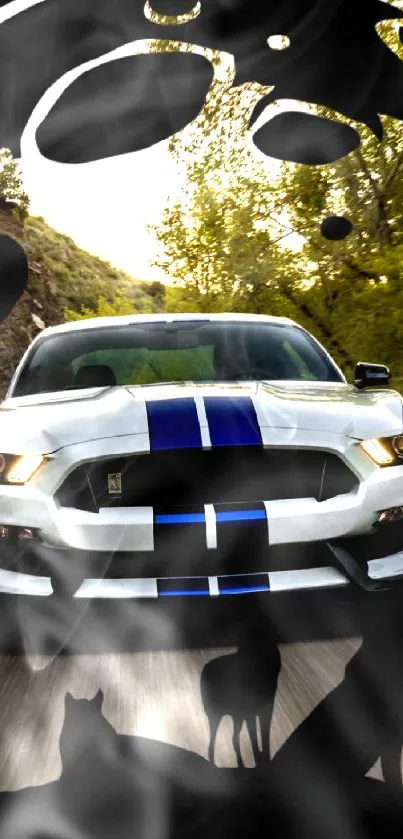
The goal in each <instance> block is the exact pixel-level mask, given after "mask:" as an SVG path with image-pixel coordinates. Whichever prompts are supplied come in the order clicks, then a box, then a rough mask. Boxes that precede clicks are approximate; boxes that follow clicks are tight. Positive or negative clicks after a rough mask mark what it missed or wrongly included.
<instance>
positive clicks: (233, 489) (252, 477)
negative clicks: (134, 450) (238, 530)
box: [55, 446, 358, 512]
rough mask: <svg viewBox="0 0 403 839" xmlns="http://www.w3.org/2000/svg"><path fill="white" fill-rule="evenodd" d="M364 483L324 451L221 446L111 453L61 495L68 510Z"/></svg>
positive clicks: (320, 492)
mask: <svg viewBox="0 0 403 839" xmlns="http://www.w3.org/2000/svg"><path fill="white" fill-rule="evenodd" d="M357 487H358V478H357V476H356V475H354V474H353V472H351V470H350V469H349V468H348V466H347V465H346V464H345V463H344V462H343V461H342V460H341V459H340V458H339V457H338V456H337V455H335V454H332V453H328V452H324V451H312V450H309V451H308V450H301V451H295V450H293V449H263V448H259V447H255V446H249V447H248V446H245V447H241V446H236V447H228V448H227V447H217V448H213V449H211V450H209V451H203V450H200V449H181V450H172V451H155V452H151V453H149V454H138V455H130V456H125V457H120V458H113V459H111V458H105V459H99V460H96V461H91V462H89V463H86V464H82V465H80V466H78V467H77V468H76V469H75V470H74V471H73V472H71V473H70V475H69V476H68V477H67V478H66V480H65V481H64V483H63V484H62V486H61V487H60V488H59V490H58V492H57V494H56V497H55V498H56V501H57V502H58V503H59V504H60V506H62V507H75V508H77V509H81V510H87V511H91V512H97V511H98V510H99V508H101V507H109V506H120V507H148V506H152V507H156V506H157V507H164V508H169V507H175V506H193V505H200V504H219V503H234V502H239V501H245V502H249V501H259V500H265V501H272V500H276V499H285V498H294V499H295V498H315V499H316V500H317V501H324V500H326V499H327V498H332V497H334V496H336V495H340V494H342V493H347V492H351V491H353V490H354V489H356V488H357Z"/></svg>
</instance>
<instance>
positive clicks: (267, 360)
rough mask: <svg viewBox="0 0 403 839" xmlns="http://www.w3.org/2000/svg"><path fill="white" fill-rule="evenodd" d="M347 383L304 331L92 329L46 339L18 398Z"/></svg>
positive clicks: (225, 326) (185, 326)
mask: <svg viewBox="0 0 403 839" xmlns="http://www.w3.org/2000/svg"><path fill="white" fill-rule="evenodd" d="M272 379H283V380H284V379H285V380H287V379H288V380H307V381H330V382H340V381H342V378H341V376H340V373H339V371H338V370H337V368H336V367H335V365H334V364H333V363H332V362H331V360H330V359H329V357H328V356H327V354H326V353H325V352H324V351H323V350H322V349H321V347H320V346H319V345H318V344H317V343H316V341H314V340H313V339H312V338H311V336H310V335H309V334H308V333H306V332H305V331H304V330H303V329H301V328H299V327H296V326H292V325H286V324H284V325H283V324H275V323H262V322H260V323H245V322H236V321H235V322H225V321H222V322H219V321H212V322H209V321H179V322H173V323H167V322H163V323H161V322H159V323H135V324H129V325H118V326H116V325H114V326H106V327H103V326H102V327H101V326H100V327H95V328H93V327H91V328H87V329H78V330H77V331H76V330H74V331H71V332H70V331H68V332H62V333H59V334H53V335H49V336H47V337H43V339H42V340H40V341H38V343H37V344H36V346H35V347H33V349H32V351H31V353H30V354H29V356H28V358H27V360H26V362H25V365H24V366H23V369H22V370H21V372H20V375H19V377H18V379H17V381H16V383H15V386H14V388H13V391H12V395H13V396H26V395H31V394H36V393H44V392H52V391H57V390H64V389H69V388H85V387H87V388H89V387H98V386H112V385H151V384H157V383H164V382H171V381H174V382H186V381H192V382H210V381H213V382H216V381H217V382H236V381H245V380H272Z"/></svg>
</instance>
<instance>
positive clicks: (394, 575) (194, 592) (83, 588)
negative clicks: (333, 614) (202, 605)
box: [0, 522, 403, 600]
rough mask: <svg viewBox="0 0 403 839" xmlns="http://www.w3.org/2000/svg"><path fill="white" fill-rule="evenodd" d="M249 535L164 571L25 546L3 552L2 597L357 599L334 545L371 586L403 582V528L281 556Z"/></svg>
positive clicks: (290, 548)
mask: <svg viewBox="0 0 403 839" xmlns="http://www.w3.org/2000/svg"><path fill="white" fill-rule="evenodd" d="M391 530H392V531H394V532H393V534H392V538H391ZM383 534H386V536H385V538H384V536H383ZM248 536H249V537H251V534H250V533H249V534H248V532H247V531H246V532H245V542H244V543H243V544H242V542H241V543H239V542H238V543H237V545H236V549H234V551H233V552H231V555H229V554H228V555H223V554H222V553H221V552H219V551H214V552H212V553H211V555H210V558H209V559H208V560H207V558H206V554H203V555H199V556H198V557H196V558H195V557H194V556H191V555H190V553H189V554H188V556H187V557H186V556H182V557H180V558H178V555H177V553H176V552H175V553H174V554H172V555H171V556H170V557H169V556H165V564H164V563H163V560H162V557H161V558H160V559H159V560H157V561H156V560H155V555H154V554H153V553H151V552H145V553H132V554H128V553H117V554H113V555H112V554H110V553H108V552H102V553H100V552H98V551H94V552H87V551H77V550H68V549H63V548H62V549H60V548H54V547H49V546H44V545H41V544H38V543H33V544H29V543H26V544H24V545H22V546H20V548H19V552H16V551H15V550H14V549H13V548H9V549H5V547H4V545H1V546H0V566H3V567H0V592H1V593H4V594H10V595H24V596H33V597H49V596H51V595H52V594H60V593H63V595H66V594H67V595H68V596H69V597H72V598H73V599H88V600H94V599H95V600H98V599H100V600H104V599H154V600H155V599H159V598H166V597H186V596H188V597H210V598H220V597H226V596H228V595H237V594H253V593H261V592H267V593H273V594H274V593H292V592H302V591H307V592H309V591H315V590H316V591H318V590H332V589H333V590H337V589H348V590H349V592H350V593H351V592H352V589H354V587H355V583H354V580H353V579H352V578H351V577H350V575H349V574H348V573H344V571H343V568H341V567H337V564H336V563H335V562H334V561H333V560H334V556H333V553H332V547H333V546H335V545H337V546H339V547H340V546H342V547H343V550H345V549H347V550H348V551H349V555H350V556H351V555H353V556H354V558H355V559H354V561H355V562H356V563H357V564H358V565H359V568H360V569H361V572H362V573H364V574H365V575H366V577H367V578H368V580H369V581H373V582H374V583H379V584H381V587H382V586H383V587H385V588H388V587H389V586H390V585H393V583H394V582H397V581H399V580H401V581H403V550H396V548H397V547H398V546H403V524H402V523H401V522H400V523H396V524H394V525H385V526H384V528H381V529H380V531H379V532H378V533H377V534H374V536H372V537H371V536H370V537H368V536H366V537H358V538H355V539H352V540H351V539H350V540H339V541H338V542H337V543H336V542H335V543H332V542H328V543H325V542H318V543H315V544H313V543H304V544H301V543H299V544H295V545H287V546H285V550H283V549H282V548H281V549H279V550H277V551H276V550H275V549H271V550H267V551H265V552H262V551H261V550H260V551H259V545H258V540H257V539H256V534H255V539H254V540H253V539H252V540H250V539H248ZM253 542H254V544H253ZM247 543H250V544H252V550H251V551H250V552H249V553H248V552H246V551H245V545H246V544H247ZM352 545H353V547H352ZM382 548H383V550H384V552H383V551H382ZM255 549H256V550H255ZM387 551H390V552H387ZM374 554H375V555H374ZM369 557H370V558H369Z"/></svg>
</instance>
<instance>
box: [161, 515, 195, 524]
mask: <svg viewBox="0 0 403 839" xmlns="http://www.w3.org/2000/svg"><path fill="white" fill-rule="evenodd" d="M205 521H206V516H205V515H204V513H172V515H171V514H168V513H167V514H165V513H161V514H157V515H156V516H155V518H154V522H155V524H203V523H204V522H205Z"/></svg>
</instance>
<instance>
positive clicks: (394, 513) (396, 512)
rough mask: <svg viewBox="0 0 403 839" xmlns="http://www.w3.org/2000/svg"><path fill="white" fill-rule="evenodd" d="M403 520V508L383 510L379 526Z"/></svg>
mask: <svg viewBox="0 0 403 839" xmlns="http://www.w3.org/2000/svg"><path fill="white" fill-rule="evenodd" d="M401 518H403V507H391V508H390V510H383V512H382V513H380V516H379V524H385V523H386V522H389V521H397V520H398V519H401Z"/></svg>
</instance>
